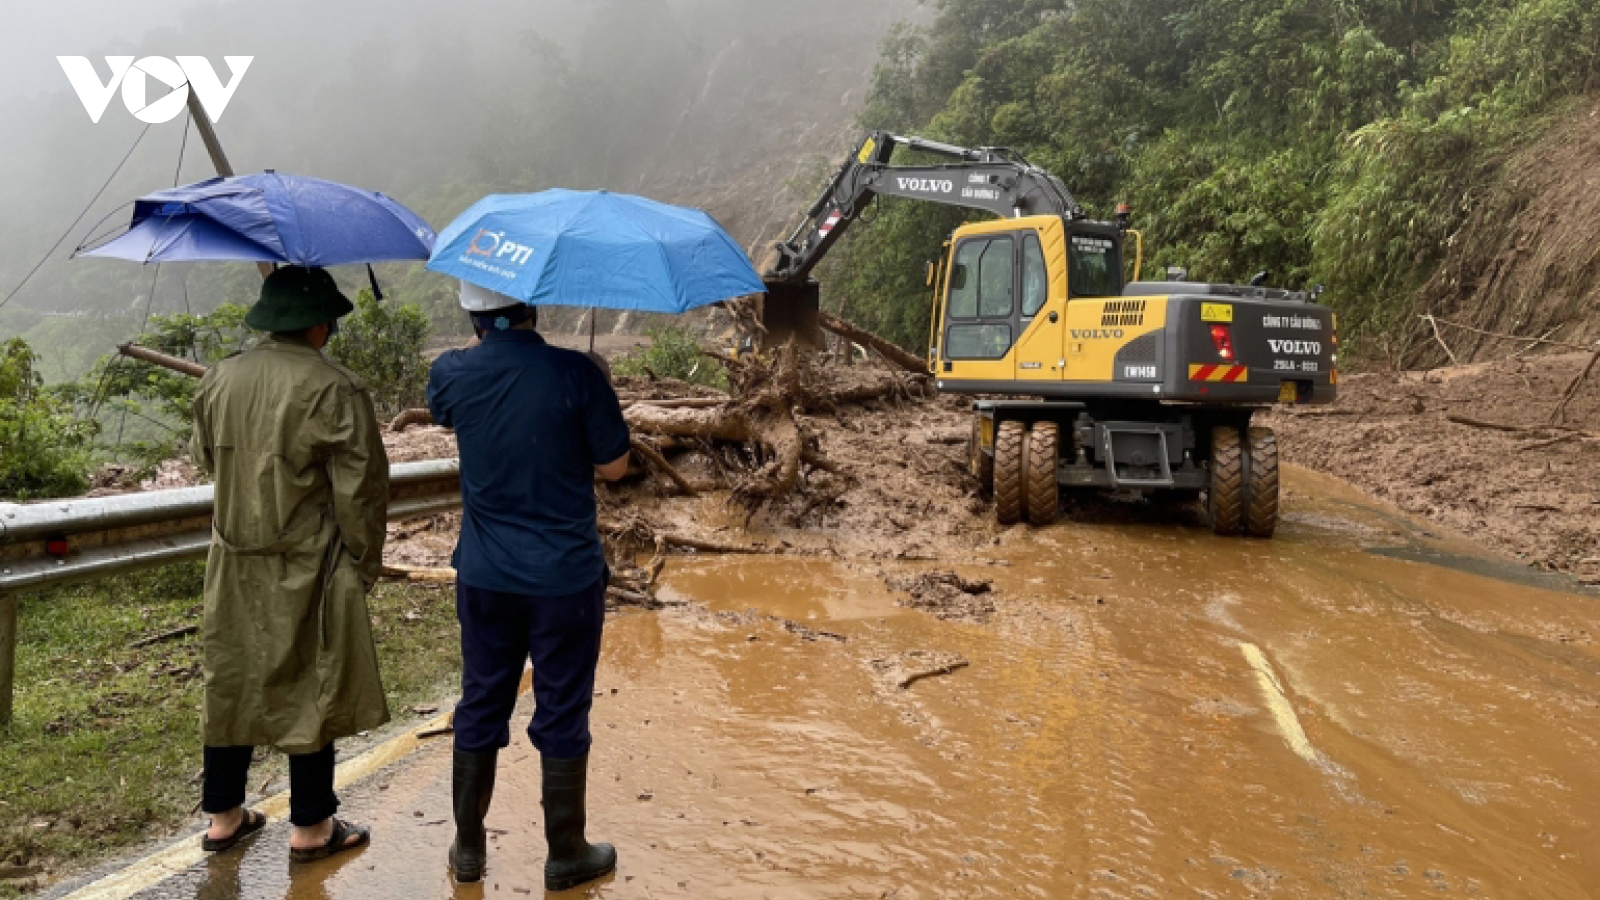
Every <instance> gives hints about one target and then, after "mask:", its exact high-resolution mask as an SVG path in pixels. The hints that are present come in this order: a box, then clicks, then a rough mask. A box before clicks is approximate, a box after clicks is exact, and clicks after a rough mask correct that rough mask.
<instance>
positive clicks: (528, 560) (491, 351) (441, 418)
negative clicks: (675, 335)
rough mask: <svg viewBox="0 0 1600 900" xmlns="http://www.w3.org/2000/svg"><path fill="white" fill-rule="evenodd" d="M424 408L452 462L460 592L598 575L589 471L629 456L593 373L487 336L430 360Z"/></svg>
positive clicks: (607, 388) (534, 344)
mask: <svg viewBox="0 0 1600 900" xmlns="http://www.w3.org/2000/svg"><path fill="white" fill-rule="evenodd" d="M428 409H429V411H431V412H432V413H433V420H434V421H435V422H438V423H439V424H440V425H443V426H445V427H447V428H454V429H455V430H456V443H457V445H458V446H459V448H460V452H461V500H462V506H463V513H462V517H461V540H460V541H459V542H458V543H457V544H456V552H455V557H454V560H453V562H454V564H455V567H456V573H457V577H458V578H459V579H460V580H461V582H462V583H463V584H466V585H469V586H471V587H475V588H483V589H486V590H491V591H506V592H508V593H517V594H544V595H559V594H571V593H573V592H575V591H580V590H582V589H584V588H585V587H587V586H589V585H591V584H593V583H594V581H595V579H597V578H599V577H600V575H601V573H602V572H604V570H605V555H604V552H603V551H602V549H601V547H600V535H599V532H598V530H597V528H596V525H595V503H594V467H595V466H599V465H604V464H605V463H609V462H612V461H613V460H616V459H618V458H620V457H621V456H622V455H623V454H624V453H627V452H628V426H627V424H626V423H625V422H623V420H622V408H621V406H620V405H619V404H618V403H617V394H616V392H615V391H613V390H612V389H611V385H610V384H609V383H607V381H606V377H605V375H604V374H602V373H601V371H600V368H599V367H598V366H596V365H595V364H594V362H593V361H592V360H590V359H589V358H588V357H586V356H584V355H583V354H581V353H578V352H575V351H572V350H563V349H561V348H559V347H552V346H550V345H549V344H546V343H545V341H544V338H542V337H540V336H539V334H538V332H534V331H491V332H489V333H488V334H487V335H485V337H484V339H483V343H482V344H480V345H479V346H477V347H472V348H469V349H466V350H453V351H451V352H449V353H446V354H444V355H443V356H441V357H439V358H438V359H437V360H435V361H434V363H433V371H432V374H430V375H429V377H428Z"/></svg>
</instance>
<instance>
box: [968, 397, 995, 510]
mask: <svg viewBox="0 0 1600 900" xmlns="http://www.w3.org/2000/svg"><path fill="white" fill-rule="evenodd" d="M967 471H969V472H971V473H972V477H973V478H976V479H978V490H979V491H980V492H981V493H984V494H990V493H993V492H994V457H992V456H990V455H988V454H987V453H984V452H983V417H982V416H973V417H972V436H971V437H969V438H967Z"/></svg>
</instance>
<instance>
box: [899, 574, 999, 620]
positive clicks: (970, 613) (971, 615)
mask: <svg viewBox="0 0 1600 900" xmlns="http://www.w3.org/2000/svg"><path fill="white" fill-rule="evenodd" d="M884 581H885V582H886V583H887V584H888V585H889V587H890V589H891V590H895V591H899V592H901V593H903V594H905V595H907V598H908V599H906V600H905V601H903V602H901V604H900V605H901V606H906V607H910V608H912V609H920V610H922V611H923V612H925V613H928V614H929V615H932V616H934V617H935V618H938V619H945V620H952V619H954V620H958V621H963V622H987V621H989V617H990V616H992V615H994V582H992V581H988V580H979V581H969V580H968V579H966V578H962V577H961V576H960V575H958V574H956V573H955V572H951V571H948V570H945V569H936V570H933V571H931V572H923V573H921V574H919V575H912V576H898V577H894V576H891V577H888V578H885V579H884Z"/></svg>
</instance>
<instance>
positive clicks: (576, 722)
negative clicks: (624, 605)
mask: <svg viewBox="0 0 1600 900" xmlns="http://www.w3.org/2000/svg"><path fill="white" fill-rule="evenodd" d="M606 580H607V579H606V578H605V577H604V576H602V577H601V578H600V579H599V580H598V581H596V582H595V583H594V584H591V585H589V586H588V587H586V588H584V589H583V590H581V591H578V592H576V593H573V594H565V595H561V596H533V595H528V594H507V593H503V592H501V591H488V590H483V589H481V588H475V587H471V586H469V585H465V584H462V583H460V582H459V581H458V582H456V618H457V619H458V620H460V622H461V702H460V703H457V704H456V717H455V747H456V749H457V750H460V751H463V752H467V753H481V752H483V751H486V750H498V749H500V748H502V747H504V746H506V745H507V744H510V743H511V726H510V722H511V712H512V709H513V708H514V707H515V706H516V703H517V686H518V685H519V684H520V683H521V681H522V670H523V666H524V663H526V662H527V660H528V659H530V658H531V659H532V660H533V699H534V704H535V706H534V712H533V721H532V722H531V723H529V725H528V738H529V740H531V741H533V746H535V747H537V748H538V749H539V752H540V753H542V754H544V755H546V756H553V757H555V758H557V759H572V758H575V757H579V756H583V755H584V754H585V753H588V752H589V743H590V739H589V708H590V707H591V706H592V705H593V704H594V669H595V665H596V664H597V663H598V662H599V661H600V632H601V629H602V628H603V627H604V625H605V620H606Z"/></svg>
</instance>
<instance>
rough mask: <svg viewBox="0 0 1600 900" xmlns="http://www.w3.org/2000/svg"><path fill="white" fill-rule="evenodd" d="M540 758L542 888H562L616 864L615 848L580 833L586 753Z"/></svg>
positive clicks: (606, 872) (608, 870) (584, 789)
mask: <svg viewBox="0 0 1600 900" xmlns="http://www.w3.org/2000/svg"><path fill="white" fill-rule="evenodd" d="M539 762H540V764H541V765H542V766H543V769H544V839H545V843H546V844H548V845H549V847H550V857H549V858H548V859H546V860H545V864H544V889H545V890H547V891H565V890H567V889H569V888H575V887H577V886H578V885H580V884H583V883H584V882H586V881H593V880H594V879H596V878H599V877H600V876H602V875H606V874H609V873H610V872H611V871H612V870H614V869H616V867H617V851H616V849H615V848H614V847H612V846H611V845H610V844H591V843H589V842H588V840H586V839H585V838H584V836H583V827H584V824H585V821H586V819H587V812H586V811H585V809H584V801H585V799H586V793H587V782H588V778H589V757H588V755H587V754H585V755H583V756H580V757H578V758H576V759H555V758H553V757H549V756H541V757H540V758H539Z"/></svg>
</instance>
